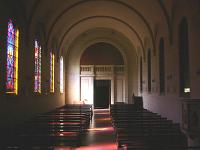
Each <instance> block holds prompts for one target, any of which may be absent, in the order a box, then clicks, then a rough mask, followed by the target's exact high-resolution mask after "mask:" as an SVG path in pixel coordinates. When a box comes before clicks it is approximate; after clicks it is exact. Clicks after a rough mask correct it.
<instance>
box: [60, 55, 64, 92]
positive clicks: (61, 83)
mask: <svg viewBox="0 0 200 150" xmlns="http://www.w3.org/2000/svg"><path fill="white" fill-rule="evenodd" d="M63 92H64V89H63V57H62V56H61V57H60V93H63Z"/></svg>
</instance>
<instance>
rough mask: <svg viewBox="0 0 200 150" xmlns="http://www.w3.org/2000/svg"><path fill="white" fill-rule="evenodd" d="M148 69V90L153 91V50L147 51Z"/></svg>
mask: <svg viewBox="0 0 200 150" xmlns="http://www.w3.org/2000/svg"><path fill="white" fill-rule="evenodd" d="M147 69H148V92H151V50H150V49H148V53H147Z"/></svg>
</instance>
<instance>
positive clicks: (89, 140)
mask: <svg viewBox="0 0 200 150" xmlns="http://www.w3.org/2000/svg"><path fill="white" fill-rule="evenodd" d="M82 140H83V141H82V144H81V145H82V146H81V147H79V148H76V150H117V143H116V139H115V134H114V128H113V127H112V123H111V118H110V112H109V109H95V110H94V114H93V118H92V121H91V124H90V128H89V129H88V132H87V133H86V135H85V137H83V138H82Z"/></svg>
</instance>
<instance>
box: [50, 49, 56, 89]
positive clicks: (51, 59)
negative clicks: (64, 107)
mask: <svg viewBox="0 0 200 150" xmlns="http://www.w3.org/2000/svg"><path fill="white" fill-rule="evenodd" d="M54 57H55V56H54V54H53V53H52V52H51V53H50V92H52V93H53V92H54Z"/></svg>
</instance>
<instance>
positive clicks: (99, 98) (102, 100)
mask: <svg viewBox="0 0 200 150" xmlns="http://www.w3.org/2000/svg"><path fill="white" fill-rule="evenodd" d="M110 93H111V81H110V80H94V108H95V109H97V108H100V109H104V108H109V104H110V100H111V94H110Z"/></svg>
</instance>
